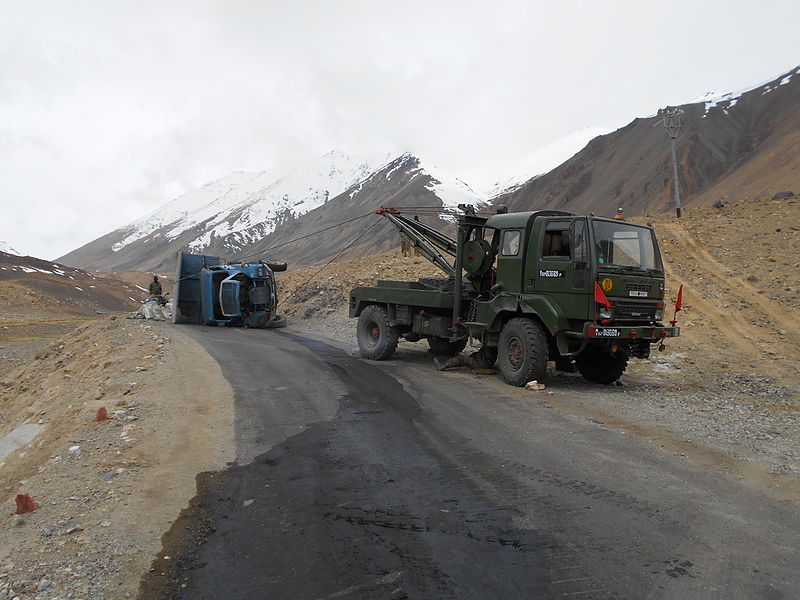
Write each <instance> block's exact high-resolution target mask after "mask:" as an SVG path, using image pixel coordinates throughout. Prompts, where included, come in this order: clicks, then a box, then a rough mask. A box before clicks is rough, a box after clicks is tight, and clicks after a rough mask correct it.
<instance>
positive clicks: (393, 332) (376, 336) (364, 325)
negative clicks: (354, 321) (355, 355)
mask: <svg viewBox="0 0 800 600" xmlns="http://www.w3.org/2000/svg"><path fill="white" fill-rule="evenodd" d="M356 338H357V339H358V349H359V350H360V352H361V356H363V357H364V358H369V359H370V360H386V359H387V358H390V357H391V356H392V354H394V351H395V350H396V349H397V340H398V339H399V338H400V334H399V332H398V331H397V328H396V327H392V326H391V325H389V315H388V314H387V313H386V309H385V308H383V307H382V306H378V305H377V304H370V305H369V306H367V307H366V308H365V309H364V310H363V311H361V315H360V316H359V317H358V325H357V326H356Z"/></svg>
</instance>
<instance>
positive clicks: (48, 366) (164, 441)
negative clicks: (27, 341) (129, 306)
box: [0, 317, 234, 600]
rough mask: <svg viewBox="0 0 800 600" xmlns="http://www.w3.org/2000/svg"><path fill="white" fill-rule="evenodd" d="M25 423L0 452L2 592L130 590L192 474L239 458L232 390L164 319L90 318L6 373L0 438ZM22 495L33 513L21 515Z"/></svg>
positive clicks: (185, 495)
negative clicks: (26, 439) (20, 438)
mask: <svg viewBox="0 0 800 600" xmlns="http://www.w3.org/2000/svg"><path fill="white" fill-rule="evenodd" d="M6 364H7V363H6ZM12 364H13V363H12ZM3 366H4V367H5V366H6V365H3ZM100 407H106V409H107V412H108V415H109V417H111V419H110V420H108V421H104V422H94V421H93V419H94V417H95V416H96V414H97V410H98V409H99V408H100ZM21 425H24V426H25V429H28V430H30V429H31V428H34V429H35V428H37V427H38V428H39V431H38V435H36V436H35V437H34V438H33V440H32V441H31V442H30V443H28V444H23V445H22V446H21V447H19V448H17V449H15V450H13V451H12V452H10V453H9V454H8V455H7V456H5V458H2V459H0V476H1V477H2V479H1V481H2V483H1V484H0V502H1V503H0V507H1V508H0V515H2V516H0V598H6V597H8V598H14V597H19V598H20V599H25V598H36V599H38V600H45V599H51V598H84V599H89V598H97V599H99V598H132V597H135V595H136V592H137V589H138V584H139V578H140V577H141V575H142V574H143V573H144V572H146V571H147V570H148V568H150V564H151V561H152V560H153V559H154V558H155V557H156V556H157V553H158V551H159V549H160V547H161V535H162V534H163V532H164V531H166V530H167V529H168V528H169V526H170V524H171V523H172V521H173V520H174V519H175V518H177V516H178V514H179V512H180V510H181V509H182V508H183V507H185V506H186V504H187V503H188V500H189V499H190V498H191V497H192V496H194V494H195V492H196V486H195V476H196V475H197V474H198V473H199V472H202V471H206V470H213V469H220V468H223V467H224V466H225V464H226V463H227V462H229V461H231V460H233V457H234V454H233V403H232V391H231V389H230V387H229V386H228V385H227V383H226V381H225V379H224V378H223V376H222V373H221V372H220V369H219V367H218V365H217V364H216V363H215V362H214V361H213V360H212V359H211V358H210V357H209V356H208V355H207V354H206V353H205V352H204V351H203V350H202V349H201V348H200V347H199V346H197V345H196V344H195V343H194V342H193V341H192V340H190V339H189V338H187V337H186V336H184V335H183V334H181V332H180V330H179V328H174V327H172V326H171V325H169V324H166V323H157V322H151V321H147V322H144V321H134V320H126V319H120V318H114V317H112V318H110V319H105V320H102V321H93V322H91V323H88V324H84V325H82V326H80V327H78V328H77V329H75V330H74V331H73V332H72V333H69V334H68V335H66V336H65V337H63V338H62V339H60V340H58V341H56V342H54V343H51V344H50V345H49V346H47V347H46V348H45V349H43V350H39V354H37V355H36V357H35V358H34V359H33V360H31V361H27V362H26V363H25V364H24V365H22V366H18V367H16V368H12V369H4V371H3V376H2V380H0V435H6V434H8V433H10V432H12V431H14V430H17V431H19V429H18V428H19V427H20V426H21ZM34 433H35V431H34ZM7 449H8V448H7ZM25 493H27V494H30V495H32V496H33V497H34V499H35V500H36V501H37V502H38V503H39V504H40V508H39V509H38V510H36V511H35V512H33V513H28V514H25V515H19V516H16V515H14V512H15V507H16V504H15V497H16V495H17V494H25Z"/></svg>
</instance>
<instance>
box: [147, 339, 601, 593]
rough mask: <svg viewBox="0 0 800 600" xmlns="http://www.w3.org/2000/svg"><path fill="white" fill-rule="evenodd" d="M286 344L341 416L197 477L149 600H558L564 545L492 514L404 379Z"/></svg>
mask: <svg viewBox="0 0 800 600" xmlns="http://www.w3.org/2000/svg"><path fill="white" fill-rule="evenodd" d="M284 335H287V336H290V337H291V339H292V340H293V341H295V342H297V343H301V344H303V345H305V346H306V347H307V348H309V349H311V350H312V351H313V352H314V354H315V355H316V356H317V357H318V358H319V359H320V360H322V361H324V362H325V363H327V364H328V366H329V367H330V369H331V370H332V371H334V372H335V373H336V374H337V375H338V377H339V378H340V379H341V381H342V382H343V383H344V384H345V385H346V388H347V390H348V392H347V394H346V395H345V396H344V397H342V398H340V400H339V410H338V413H337V415H336V418H335V419H333V420H332V421H326V422H319V423H315V424H313V425H310V426H308V427H307V428H306V429H304V430H303V431H302V432H301V433H299V434H297V435H294V436H292V437H290V438H289V439H287V440H286V441H285V442H284V443H282V444H280V445H278V446H275V447H274V448H272V449H271V450H269V451H268V452H266V453H265V454H262V455H260V456H258V457H257V458H256V459H255V460H254V461H252V462H251V463H250V464H248V465H232V466H231V467H230V468H229V469H227V470H225V471H224V472H219V473H204V474H201V475H200V476H198V495H197V496H196V497H195V498H194V499H193V500H192V502H191V504H190V506H189V508H188V509H186V510H185V511H184V512H183V513H182V514H181V516H180V518H179V519H178V520H177V521H176V522H175V524H174V526H173V527H172V529H171V530H170V531H169V532H168V533H167V534H165V535H164V537H163V544H164V547H163V549H162V552H161V554H160V555H159V557H158V558H157V559H156V560H155V561H154V562H153V565H152V569H151V572H150V573H149V574H148V575H146V576H145V577H144V578H143V580H142V585H141V588H140V594H139V598H140V599H143V600H147V599H155V598H159V599H161V598H180V599H190V598H191V599H192V600H201V599H222V598H226V599H237V598H248V599H254V598H270V599H324V598H370V599H372V598H409V599H416V598H420V599H422V598H425V599H428V598H431V599H447V598H459V599H462V598H475V599H486V598H504V599H512V598H547V597H550V596H551V595H552V594H551V592H552V590H551V588H550V582H549V579H550V576H549V575H550V565H549V564H548V561H549V557H550V556H552V555H553V546H552V544H551V543H550V542H549V541H548V540H547V539H545V538H544V537H542V536H540V535H539V534H537V532H535V531H531V530H527V529H521V528H519V527H518V526H516V525H515V523H514V517H515V514H516V513H515V510H514V509H513V508H510V507H503V506H494V505H493V504H492V502H491V501H490V500H488V499H487V497H486V496H485V495H484V494H483V493H481V491H480V490H479V489H478V488H477V487H476V485H475V484H474V483H472V481H471V480H470V479H469V478H468V477H467V476H466V474H465V473H464V472H463V470H462V469H461V468H460V467H458V466H457V465H455V464H453V463H451V462H449V461H448V460H447V458H446V457H444V456H442V455H441V454H440V453H439V452H437V451H436V450H435V449H434V448H433V447H432V446H431V445H430V444H428V443H427V442H426V441H425V438H424V436H422V435H421V434H420V430H419V428H418V427H417V426H416V423H417V422H418V421H419V419H421V418H424V417H423V415H421V409H420V406H419V404H418V403H417V401H416V400H415V399H414V398H413V397H411V396H410V395H409V394H408V393H407V392H406V391H405V390H404V389H403V387H402V386H401V384H400V383H398V382H397V381H396V380H395V379H394V378H392V377H391V376H389V375H387V374H386V373H385V372H384V371H383V370H381V369H380V368H378V367H376V366H374V365H371V364H370V363H367V362H365V361H361V360H358V359H355V358H352V357H350V356H349V355H347V354H346V353H344V352H342V351H341V350H338V349H336V348H333V347H331V346H328V345H326V344H323V343H320V342H316V341H313V340H309V339H305V338H302V337H300V336H295V335H292V334H284ZM234 387H235V383H234ZM323 393H324V390H323ZM562 589H563V588H562ZM584 597H593V596H591V595H589V596H584Z"/></svg>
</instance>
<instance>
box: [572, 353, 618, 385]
mask: <svg viewBox="0 0 800 600" xmlns="http://www.w3.org/2000/svg"><path fill="white" fill-rule="evenodd" d="M575 362H576V363H577V365H578V372H579V373H580V374H581V375H582V376H583V378H584V379H585V380H586V381H591V382H592V383H614V382H615V381H616V380H617V379H619V378H620V377H622V374H623V373H624V372H625V369H626V368H627V367H628V355H627V354H626V353H625V352H623V351H622V350H617V351H616V352H614V353H613V354H612V353H611V352H610V351H609V350H607V349H606V348H603V347H602V346H587V347H586V348H584V350H583V352H581V353H580V354H579V355H578V357H577V358H576V359H575Z"/></svg>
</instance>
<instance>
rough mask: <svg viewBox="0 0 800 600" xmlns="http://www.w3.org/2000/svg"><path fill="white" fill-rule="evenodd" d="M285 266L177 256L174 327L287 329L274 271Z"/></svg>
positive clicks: (186, 255)
mask: <svg viewBox="0 0 800 600" xmlns="http://www.w3.org/2000/svg"><path fill="white" fill-rule="evenodd" d="M285 270H286V263H280V262H269V263H267V262H255V263H231V264H228V263H226V262H225V261H224V260H222V259H220V257H218V256H206V255H202V254H190V253H188V252H179V253H178V267H177V272H176V277H175V289H174V292H173V298H174V304H175V306H174V307H173V318H172V320H173V323H197V324H200V323H202V324H205V325H233V326H243V327H261V328H263V327H284V326H285V325H286V320H285V319H284V318H282V317H280V316H279V315H278V314H277V312H276V311H277V305H278V301H277V300H278V295H277V286H276V284H275V271H285Z"/></svg>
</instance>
